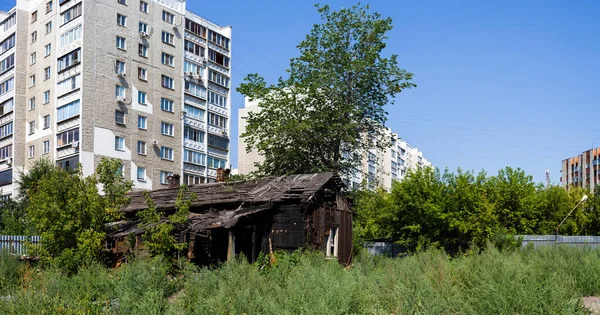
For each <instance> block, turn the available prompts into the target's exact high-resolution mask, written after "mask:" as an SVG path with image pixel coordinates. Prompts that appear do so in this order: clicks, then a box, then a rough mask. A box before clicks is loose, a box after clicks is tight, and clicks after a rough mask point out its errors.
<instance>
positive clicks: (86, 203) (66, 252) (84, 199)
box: [27, 159, 133, 269]
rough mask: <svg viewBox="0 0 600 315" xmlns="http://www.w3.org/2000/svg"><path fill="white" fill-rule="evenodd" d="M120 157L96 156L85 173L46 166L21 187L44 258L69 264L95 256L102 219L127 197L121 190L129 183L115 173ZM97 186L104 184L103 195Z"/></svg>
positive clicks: (106, 219)
mask: <svg viewBox="0 0 600 315" xmlns="http://www.w3.org/2000/svg"><path fill="white" fill-rule="evenodd" d="M120 163H121V162H120V161H119V160H112V159H102V161H101V162H100V163H99V164H98V167H97V173H96V175H93V176H88V177H84V176H83V175H82V174H81V171H80V170H79V171H78V172H75V173H74V172H72V171H68V170H64V169H62V168H60V167H58V166H52V167H51V168H50V169H48V170H47V172H46V173H45V174H44V175H43V176H41V178H39V179H38V180H37V181H36V184H35V185H33V186H32V187H31V188H29V189H28V190H27V195H28V198H29V202H28V204H27V215H28V216H29V218H30V220H31V221H32V222H33V223H34V225H35V229H36V232H37V233H38V235H40V236H41V237H42V240H43V241H42V246H41V248H40V252H41V255H42V256H43V258H44V259H45V260H47V261H53V260H56V261H58V262H60V263H61V264H65V265H67V266H68V269H74V268H76V267H77V266H78V265H81V264H87V263H89V262H91V261H93V260H97V259H99V258H101V256H102V248H103V246H102V242H103V241H104V239H105V237H106V232H105V229H106V223H107V222H110V221H113V220H116V219H118V218H119V217H120V213H119V212H118V211H116V209H119V208H120V207H122V206H124V205H126V204H127V203H128V202H129V199H128V198H127V197H126V196H125V194H126V193H127V192H129V191H130V190H131V187H132V185H133V184H132V182H131V181H127V180H125V179H123V178H122V177H121V176H119V175H118V170H119V168H120V165H121V164H120ZM34 168H35V166H34ZM98 186H104V187H106V191H105V194H104V195H101V194H100V193H99V191H98Z"/></svg>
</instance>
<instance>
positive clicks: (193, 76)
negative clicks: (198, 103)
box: [192, 73, 202, 81]
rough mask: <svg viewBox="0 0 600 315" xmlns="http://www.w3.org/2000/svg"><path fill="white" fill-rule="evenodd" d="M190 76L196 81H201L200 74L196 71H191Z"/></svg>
mask: <svg viewBox="0 0 600 315" xmlns="http://www.w3.org/2000/svg"><path fill="white" fill-rule="evenodd" d="M192 78H193V79H194V80H196V81H202V76H201V75H200V74H198V73H192Z"/></svg>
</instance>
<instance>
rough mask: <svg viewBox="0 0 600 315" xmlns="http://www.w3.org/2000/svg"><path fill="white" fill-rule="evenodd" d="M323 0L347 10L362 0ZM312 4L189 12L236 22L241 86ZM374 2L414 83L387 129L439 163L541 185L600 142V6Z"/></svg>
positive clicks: (299, 30) (276, 70)
mask: <svg viewBox="0 0 600 315" xmlns="http://www.w3.org/2000/svg"><path fill="white" fill-rule="evenodd" d="M115 1H116V0H115ZM130 1H137V0H130ZM7 3H9V5H7ZM322 3H325V2H322ZM327 3H328V4H330V5H331V6H332V7H333V8H341V7H349V6H351V5H353V4H355V3H356V1H341V0H340V1H330V2H327ZM362 3H366V2H364V1H363V2H362ZM10 4H14V1H9V0H1V1H0V8H2V9H7V8H9V7H10ZM313 4H314V2H311V1H305V0H296V1H281V0H268V1H249V0H239V1H238V0H232V1H215V2H212V1H195V0H194V1H188V8H189V9H190V10H192V11H194V12H196V13H198V14H200V15H202V16H204V17H207V18H208V19H210V20H212V21H213V22H215V23H217V24H220V25H232V26H233V30H232V32H233V36H232V52H233V56H232V62H231V64H232V67H233V76H232V82H233V85H234V86H237V85H238V84H239V83H240V82H241V80H242V79H243V77H244V76H245V75H246V74H247V73H253V72H257V73H259V74H261V75H263V76H264V77H265V78H266V79H267V81H270V82H274V81H275V80H276V79H277V78H278V77H279V76H280V75H284V74H285V72H284V70H285V69H286V68H287V66H288V64H289V58H290V57H292V56H296V55H297V52H298V51H297V49H296V45H297V44H298V43H299V42H300V41H301V40H302V39H303V38H304V36H305V35H306V34H307V33H308V32H309V31H310V28H311V26H312V25H313V24H314V23H318V22H319V16H318V14H317V12H316V10H315V8H314V6H313ZM369 4H370V5H371V8H372V9H373V10H374V11H378V12H380V13H382V14H383V15H384V16H390V17H391V18H392V19H393V21H394V29H393V30H392V31H391V32H390V33H389V40H388V46H387V48H386V50H385V54H392V53H394V54H397V55H398V56H399V60H400V65H401V67H402V68H404V69H407V70H408V71H411V72H413V73H414V74H415V77H414V82H415V83H416V84H417V85H418V87H417V88H414V89H411V90H407V91H404V92H402V93H401V94H400V95H398V97H397V98H396V103H395V104H394V105H391V106H389V107H388V111H389V122H388V126H389V127H391V128H392V129H393V130H394V131H396V132H398V133H399V134H400V136H401V137H403V138H404V139H405V140H407V141H408V142H409V143H411V144H413V145H415V146H417V147H418V148H420V149H421V150H422V151H423V152H424V155H425V157H426V158H428V159H429V160H430V161H432V163H433V164H434V165H435V166H438V167H440V168H442V169H443V168H445V167H448V168H449V169H450V170H456V168H457V167H461V168H463V169H468V170H475V171H479V170H481V169H485V170H486V171H488V173H491V174H495V173H496V172H497V171H498V170H499V169H500V168H503V167H504V166H507V165H508V166H513V167H521V168H523V169H525V171H526V172H527V173H529V174H531V175H533V176H534V180H536V181H543V180H545V175H544V172H545V169H547V168H548V169H550V171H551V177H552V180H553V181H554V182H558V179H559V177H560V169H559V168H560V161H561V160H562V159H564V158H567V157H570V156H573V155H575V154H578V153H580V152H581V151H584V150H586V149H589V148H591V147H592V145H594V144H595V145H596V146H600V137H598V136H596V135H597V134H600V125H599V124H598V123H597V121H600V106H599V105H598V101H599V100H600V97H599V96H598V93H597V91H599V90H600V89H599V87H600V79H599V76H598V74H599V73H600V19H598V17H599V15H598V14H599V12H600V2H599V1H584V0H581V1H573V2H569V1H534V0H532V1H458V0H455V1H401V0H398V1H395V0H379V1H371V2H369ZM240 107H243V98H242V96H241V95H239V94H238V93H237V92H235V91H234V93H233V98H232V110H233V113H232V119H233V120H232V150H231V153H232V163H233V165H234V167H235V166H236V165H237V140H238V139H237V109H238V108H240ZM597 125H599V126H597Z"/></svg>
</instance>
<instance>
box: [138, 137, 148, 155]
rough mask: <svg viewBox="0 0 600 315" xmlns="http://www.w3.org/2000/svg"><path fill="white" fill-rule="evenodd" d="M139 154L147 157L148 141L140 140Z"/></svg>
mask: <svg viewBox="0 0 600 315" xmlns="http://www.w3.org/2000/svg"><path fill="white" fill-rule="evenodd" d="M137 153H138V154H139V155H146V141H141V140H138V142H137Z"/></svg>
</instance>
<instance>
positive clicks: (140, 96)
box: [138, 91, 146, 105]
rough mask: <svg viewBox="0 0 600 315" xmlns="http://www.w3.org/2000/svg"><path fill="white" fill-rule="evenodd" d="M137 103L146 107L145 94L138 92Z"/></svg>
mask: <svg viewBox="0 0 600 315" xmlns="http://www.w3.org/2000/svg"><path fill="white" fill-rule="evenodd" d="M138 103H140V104H142V105H146V92H142V91H138Z"/></svg>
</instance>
